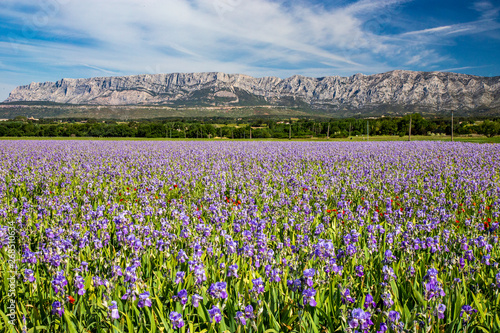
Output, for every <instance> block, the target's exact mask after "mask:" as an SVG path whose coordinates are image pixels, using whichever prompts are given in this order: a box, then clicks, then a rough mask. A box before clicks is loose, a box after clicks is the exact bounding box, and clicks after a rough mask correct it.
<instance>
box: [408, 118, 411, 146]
mask: <svg viewBox="0 0 500 333" xmlns="http://www.w3.org/2000/svg"><path fill="white" fill-rule="evenodd" d="M408 141H411V114H410V127H409V128H408Z"/></svg>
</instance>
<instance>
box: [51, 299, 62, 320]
mask: <svg viewBox="0 0 500 333" xmlns="http://www.w3.org/2000/svg"><path fill="white" fill-rule="evenodd" d="M52 314H56V315H58V316H59V317H62V315H63V314H64V305H62V304H61V302H59V301H54V303H52Z"/></svg>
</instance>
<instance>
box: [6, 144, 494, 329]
mask: <svg viewBox="0 0 500 333" xmlns="http://www.w3.org/2000/svg"><path fill="white" fill-rule="evenodd" d="M499 215H500V145H498V144H482V145H480V144H475V143H463V142H440V141H433V142H430V141H420V142H416V141H414V142H324V141H322V142H279V141H271V142H251V141H240V142H237V141H104V140H103V141H88V140H87V141H84V140H74V141H48V140H43V141H39V140H23V141H0V253H1V256H2V260H1V261H0V270H1V278H0V279H1V280H2V283H1V285H0V298H1V302H0V331H1V332H127V333H131V332H188V331H189V332H191V333H192V332H225V331H226V332H266V333H268V332H269V333H271V332H335V331H336V332H422V333H423V332H433V333H438V332H450V333H451V332H500V315H499V313H500V294H499V292H500V269H499V267H498V262H499V260H500V249H499V245H498V235H497V232H498V220H499Z"/></svg>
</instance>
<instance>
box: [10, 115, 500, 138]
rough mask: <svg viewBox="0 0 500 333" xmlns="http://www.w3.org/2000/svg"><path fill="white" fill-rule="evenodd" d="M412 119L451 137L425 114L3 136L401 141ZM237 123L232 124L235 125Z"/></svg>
mask: <svg viewBox="0 0 500 333" xmlns="http://www.w3.org/2000/svg"><path fill="white" fill-rule="evenodd" d="M410 117H411V134H412V135H433V134H440V135H450V134H451V130H452V122H451V120H450V119H449V118H424V117H422V116H421V115H420V114H413V115H411V116H410V115H407V116H405V117H400V118H391V117H381V118H377V119H330V120H324V119H298V120H297V119H295V120H290V119H288V120H277V119H252V120H238V121H234V120H233V121H231V120H224V121H221V120H217V121H216V122H214V121H210V120H186V119H181V120H148V121H131V122H122V123H120V122H116V121H113V120H108V121H96V120H93V119H89V120H86V121H76V120H70V121H61V120H53V119H52V120H51V119H45V120H39V121H37V120H29V119H26V118H24V117H17V118H16V119H13V120H9V121H4V122H0V136H9V137H24V136H31V137H142V138H215V137H225V138H230V139H231V138H232V139H250V138H282V139H285V138H310V137H320V138H321V137H331V138H346V137H349V136H364V135H367V133H368V134H369V135H370V136H378V135H389V136H392V135H397V136H406V135H408V132H409V126H410ZM231 122H233V123H231ZM453 132H454V134H456V135H467V134H482V135H486V136H488V137H491V136H495V135H500V118H490V119H485V118H457V119H455V120H454V122H453Z"/></svg>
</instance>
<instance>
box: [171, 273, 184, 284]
mask: <svg viewBox="0 0 500 333" xmlns="http://www.w3.org/2000/svg"><path fill="white" fill-rule="evenodd" d="M184 276H186V272H177V273H176V274H175V281H174V283H175V284H179V283H182V282H183V281H184Z"/></svg>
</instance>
